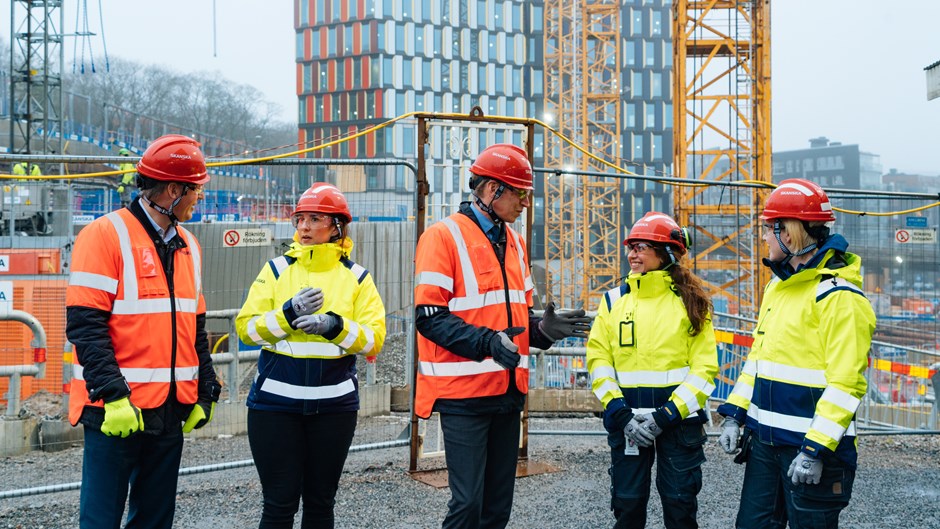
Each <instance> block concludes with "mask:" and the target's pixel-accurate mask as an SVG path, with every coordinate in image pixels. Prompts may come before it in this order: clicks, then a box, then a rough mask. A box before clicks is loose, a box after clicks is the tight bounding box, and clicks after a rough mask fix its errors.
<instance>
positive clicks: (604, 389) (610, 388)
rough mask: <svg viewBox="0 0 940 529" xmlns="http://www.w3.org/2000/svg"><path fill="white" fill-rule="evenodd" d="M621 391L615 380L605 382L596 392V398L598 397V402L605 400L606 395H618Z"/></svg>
mask: <svg viewBox="0 0 940 529" xmlns="http://www.w3.org/2000/svg"><path fill="white" fill-rule="evenodd" d="M619 391H620V386H618V385H617V383H616V382H614V381H613V380H609V379H608V380H605V381H604V383H603V384H601V385H600V386H599V387H598V388H597V389H595V390H594V396H596V397H597V400H603V398H604V395H606V394H607V393H608V392H614V393H617V392H619Z"/></svg>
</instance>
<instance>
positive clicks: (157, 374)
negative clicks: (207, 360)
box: [72, 364, 199, 384]
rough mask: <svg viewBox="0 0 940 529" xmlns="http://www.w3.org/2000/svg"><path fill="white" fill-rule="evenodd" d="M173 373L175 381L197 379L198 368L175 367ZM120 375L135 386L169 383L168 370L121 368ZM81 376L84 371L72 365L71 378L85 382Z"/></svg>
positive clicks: (80, 367)
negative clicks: (174, 373) (149, 383)
mask: <svg viewBox="0 0 940 529" xmlns="http://www.w3.org/2000/svg"><path fill="white" fill-rule="evenodd" d="M174 371H175V372H176V380H178V381H187V380H198V379H199V366H191V367H177V368H176V369H175V370H174ZM121 374H122V375H124V378H125V379H126V380H127V381H128V382H133V383H135V384H145V383H148V382H165V383H168V382H170V369H169V368H155V369H147V368H143V367H122V368H121ZM83 375H84V369H83V368H82V366H80V365H78V364H73V365H72V378H74V379H76V380H85V378H84V376H83Z"/></svg>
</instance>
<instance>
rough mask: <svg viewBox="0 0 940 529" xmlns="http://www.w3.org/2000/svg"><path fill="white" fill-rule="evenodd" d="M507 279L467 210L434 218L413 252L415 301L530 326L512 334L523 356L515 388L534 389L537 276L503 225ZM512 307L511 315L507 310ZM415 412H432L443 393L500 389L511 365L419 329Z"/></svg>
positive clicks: (474, 319) (468, 316) (488, 322)
mask: <svg viewBox="0 0 940 529" xmlns="http://www.w3.org/2000/svg"><path fill="white" fill-rule="evenodd" d="M505 268H506V274H505V277H506V280H505V282H504V280H503V272H502V270H501V267H500V263H499V260H498V259H497V257H496V252H495V251H494V249H493V245H492V244H491V243H490V241H489V239H487V237H486V234H484V233H483V230H481V229H480V227H479V226H478V225H477V224H476V223H474V221H473V220H472V219H471V218H470V217H468V216H467V215H464V214H462V213H455V214H453V215H451V216H449V217H447V218H445V219H444V220H442V221H440V222H438V223H435V224H433V225H431V226H430V227H429V228H428V229H427V231H426V232H425V233H424V234H423V235H421V239H420V240H419V241H418V247H417V250H416V251H415V306H420V305H436V306H446V307H447V308H448V309H449V310H450V312H451V314H453V315H455V316H458V317H460V318H461V319H463V320H464V321H466V322H467V323H469V324H471V325H476V326H477V327H486V328H489V329H493V330H495V331H501V330H504V329H506V328H508V327H525V328H526V332H523V333H522V334H520V335H518V336H516V337H515V338H513V341H514V342H515V343H516V345H518V346H519V354H520V355H521V357H522V359H521V360H520V362H519V366H518V367H516V368H515V369H514V370H513V371H514V373H513V375H514V376H515V382H516V387H517V388H519V391H521V392H522V393H523V394H525V393H527V392H528V389H529V332H528V330H529V329H528V327H529V307H531V306H532V277H531V276H530V274H529V266H528V259H527V256H526V248H525V242H524V241H523V240H522V237H520V236H519V234H517V233H516V232H515V231H513V230H512V229H511V228H509V226H506V257H505ZM510 313H511V314H512V316H511V320H510V316H509V314H510ZM418 360H419V364H418V376H417V385H416V395H415V413H416V414H417V415H418V416H419V417H422V418H427V417H429V416H430V415H431V411H432V410H433V408H434V402H435V401H436V400H437V399H439V398H443V399H465V398H474V397H489V396H494V395H502V394H504V393H506V391H507V390H508V389H509V376H510V373H509V370H507V369H506V368H504V367H502V366H500V365H499V364H497V363H496V362H495V361H494V360H493V359H492V358H490V357H487V358H485V359H484V360H483V361H481V362H475V361H473V360H469V359H467V358H465V357H463V356H459V355H456V354H454V353H452V352H450V351H448V350H447V349H446V348H445V347H441V346H439V345H437V344H435V343H434V342H432V341H431V340H428V339H427V338H425V337H424V336H422V335H421V334H420V333H419V334H418Z"/></svg>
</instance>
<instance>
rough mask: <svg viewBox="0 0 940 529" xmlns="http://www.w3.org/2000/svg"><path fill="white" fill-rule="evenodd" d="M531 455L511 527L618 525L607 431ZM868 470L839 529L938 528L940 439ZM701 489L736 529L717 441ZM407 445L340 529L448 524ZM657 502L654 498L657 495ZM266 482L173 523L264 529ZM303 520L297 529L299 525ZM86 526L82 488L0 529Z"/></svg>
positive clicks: (1, 515)
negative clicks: (411, 466) (81, 519)
mask: <svg viewBox="0 0 940 529" xmlns="http://www.w3.org/2000/svg"><path fill="white" fill-rule="evenodd" d="M406 423H407V418H406V417H404V416H402V415H393V416H389V417H376V418H369V419H362V420H361V421H360V424H359V427H358V430H357V437H356V440H355V441H354V444H364V443H371V442H376V441H381V440H390V439H392V438H394V437H395V434H394V433H393V432H399V431H401V429H402V428H403V427H404V425H405V424H406ZM599 428H600V421H599V420H598V419H595V418H593V417H581V418H579V417H567V418H543V417H534V418H532V420H531V422H530V429H531V430H533V431H537V430H552V431H557V430H596V429H599ZM529 446H530V450H529V454H530V458H531V459H532V460H534V461H538V462H543V463H548V464H550V465H553V466H555V467H558V468H559V471H558V472H555V473H548V474H541V475H537V476H530V477H526V478H520V479H518V480H517V481H516V496H515V503H514V507H513V513H512V519H511V520H510V524H509V526H510V527H513V528H530V527H532V528H534V527H538V528H559V529H570V528H599V527H610V526H612V522H613V518H612V516H611V514H610V511H609V492H608V481H607V479H608V478H607V461H608V458H609V455H608V452H607V448H606V442H605V439H604V437H602V436H570V435H569V436H561V435H532V436H531V437H530V445H529ZM859 448H860V469H859V473H858V477H857V479H856V483H855V492H854V497H853V499H852V503H851V505H850V506H849V507H848V509H846V510H845V511H844V512H843V514H842V518H841V522H842V527H845V528H859V529H861V528H864V529H876V528H877V529H888V528H905V529H908V528H922V527H928V528H931V527H932V528H937V527H940V463H938V461H940V437H937V436H884V437H882V436H877V437H874V436H868V437H862V438H861V440H860V442H859ZM706 455H707V456H708V461H707V462H706V463H705V465H704V488H703V490H702V492H701V494H700V495H699V502H700V508H699V523H700V524H701V526H702V527H703V528H726V527H731V526H732V522H733V519H734V514H735V512H736V509H737V500H738V495H739V492H740V483H741V480H742V477H743V469H742V467H741V466H738V465H734V464H733V463H731V461H730V458H728V457H727V456H725V455H724V454H723V453H722V452H720V449H719V448H718V447H717V445H716V444H715V442H714V438H712V439H710V440H709V443H708V444H707V445H706ZM250 457H251V455H250V452H249V449H248V442H247V439H246V438H245V437H244V436H236V437H228V438H220V439H207V440H205V439H204V440H191V441H187V442H186V445H185V449H184V452H183V467H194V466H197V465H207V464H213V463H220V462H225V461H241V460H247V459H250ZM81 459H82V452H81V448H80V447H75V448H71V449H69V450H65V451H62V452H57V453H51V454H46V453H41V452H32V453H30V454H26V455H22V456H17V457H7V458H3V459H0V491H8V490H13V489H22V488H28V487H36V486H41V485H51V484H56V483H71V482H77V481H79V480H80V479H81V475H80V474H81ZM407 467H408V449H407V447H401V448H388V449H381V450H371V451H365V452H356V453H353V454H350V456H349V459H348V461H347V463H346V470H345V471H344V473H343V478H342V480H341V482H340V491H339V493H338V496H337V505H336V517H337V524H336V526H337V527H339V528H371V527H382V528H430V527H440V524H441V521H442V519H443V516H444V513H445V511H446V509H447V500H448V499H449V492H448V490H447V489H446V488H444V489H435V488H433V487H431V486H428V485H425V484H422V483H419V482H417V481H414V480H412V479H411V478H410V477H409V476H408V474H407V473H406V469H407ZM654 498H655V496H654ZM260 510H261V487H260V485H259V483H258V479H257V474H256V473H255V469H254V467H251V466H248V467H244V468H238V469H232V470H225V471H218V472H210V473H203V474H196V475H191V476H183V477H181V478H180V482H179V495H178V498H177V510H176V525H175V526H176V527H177V528H180V529H190V528H191V529H197V528H198V529H226V528H249V527H257V524H258V519H259V516H260ZM650 513H651V514H650V518H649V523H648V526H649V527H662V516H661V509H660V507H659V505H658V501H657V500H655V499H654V500H653V501H651V503H650ZM299 518H300V517H299V515H298V517H297V523H295V527H299ZM77 525H78V491H77V490H76V491H66V492H58V493H52V494H43V495H38V496H29V497H21V498H13V499H5V500H2V501H0V529H2V528H23V529H52V528H71V527H77Z"/></svg>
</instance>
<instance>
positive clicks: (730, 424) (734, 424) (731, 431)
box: [718, 417, 741, 454]
mask: <svg viewBox="0 0 940 529" xmlns="http://www.w3.org/2000/svg"><path fill="white" fill-rule="evenodd" d="M740 438H741V425H740V424H738V421H736V420H734V419H733V418H731V417H725V420H724V421H722V423H721V435H719V436H718V446H720V447H721V449H722V450H724V451H725V453H726V454H733V453H735V452H737V451H738V439H740Z"/></svg>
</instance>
